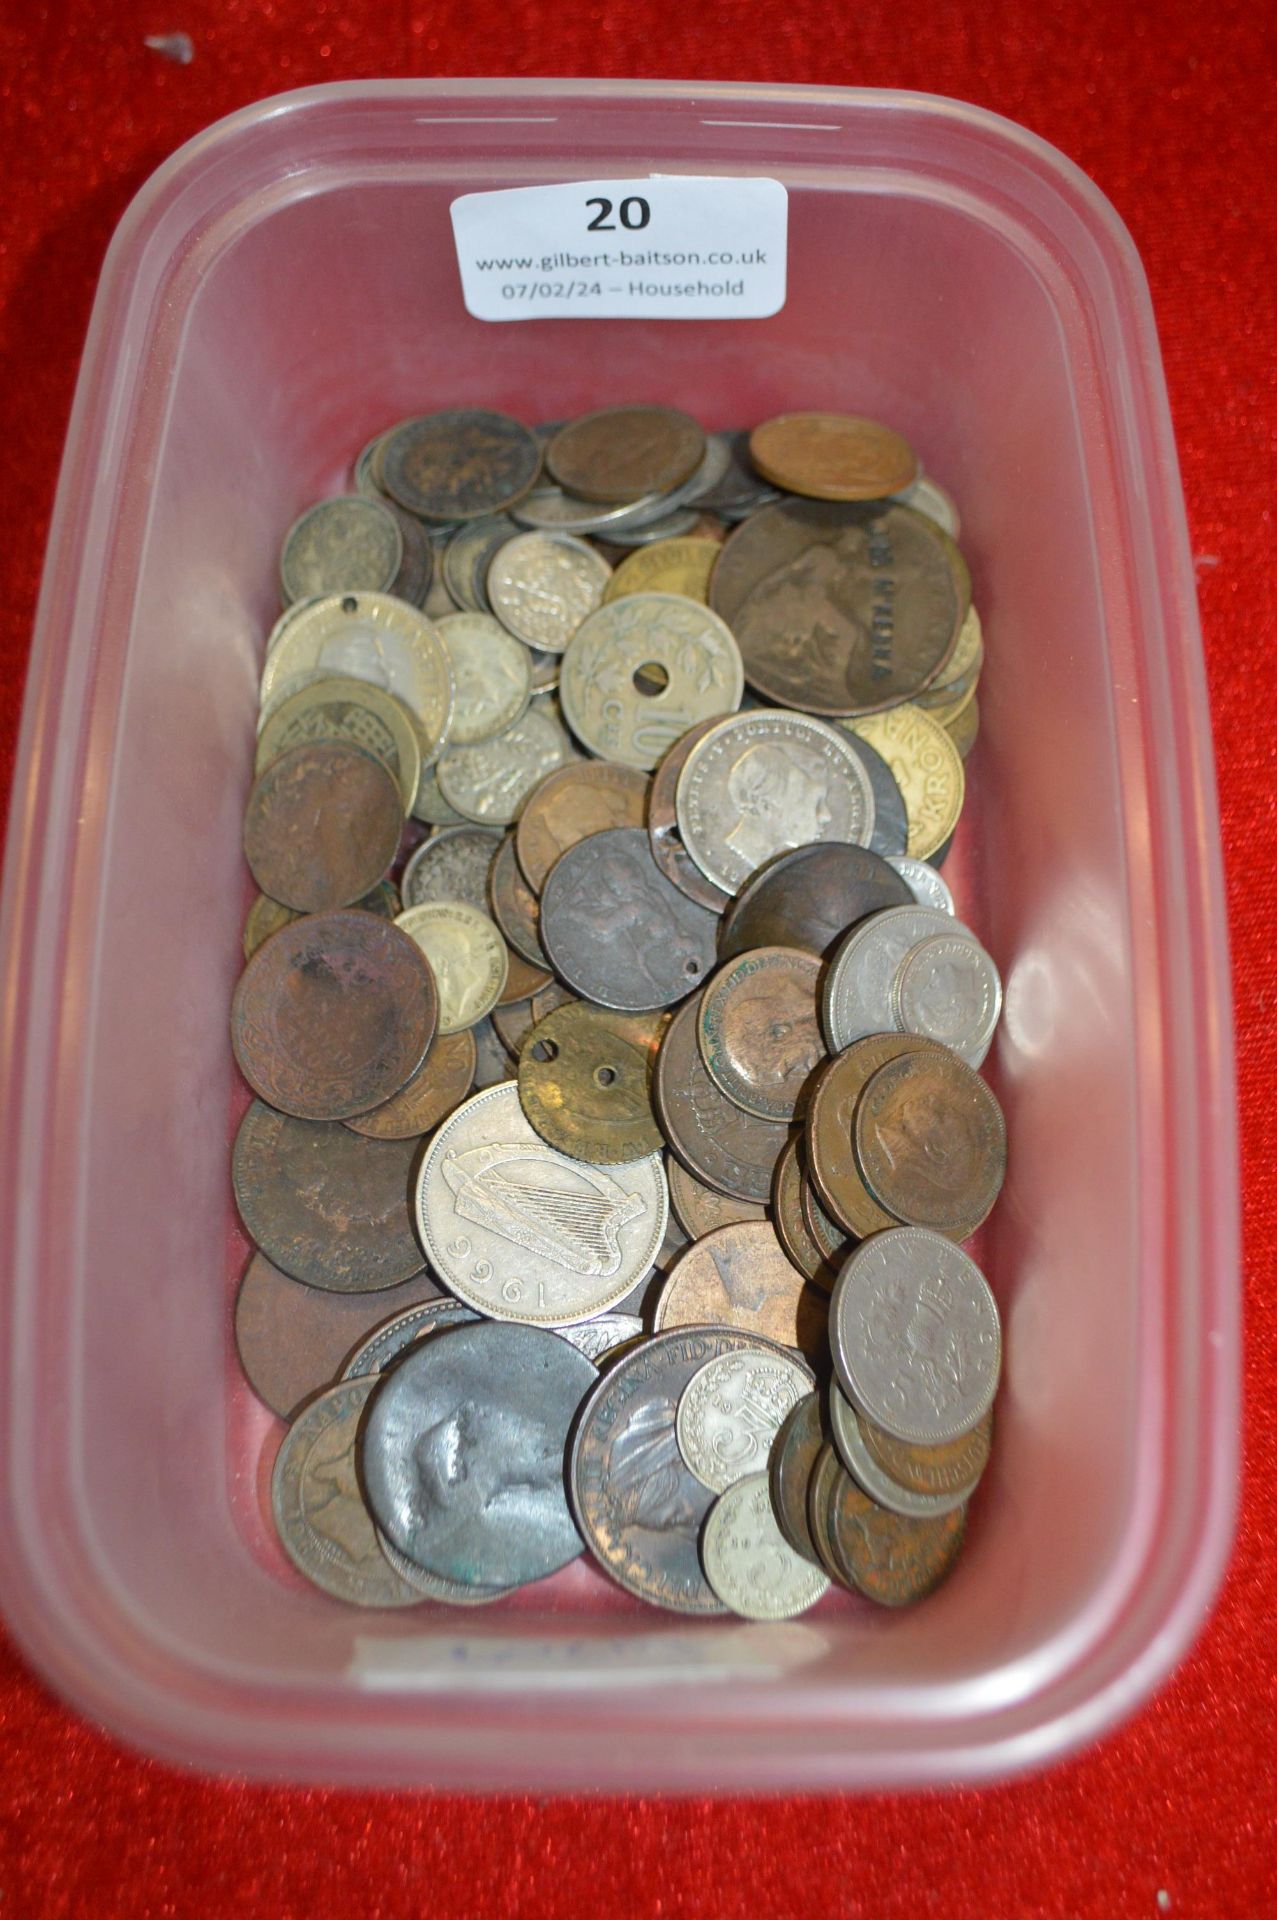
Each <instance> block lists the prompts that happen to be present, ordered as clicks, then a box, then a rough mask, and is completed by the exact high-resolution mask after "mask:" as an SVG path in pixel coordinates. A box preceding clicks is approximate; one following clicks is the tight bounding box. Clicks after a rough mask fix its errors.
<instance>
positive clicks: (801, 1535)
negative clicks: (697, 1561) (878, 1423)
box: [768, 1393, 826, 1567]
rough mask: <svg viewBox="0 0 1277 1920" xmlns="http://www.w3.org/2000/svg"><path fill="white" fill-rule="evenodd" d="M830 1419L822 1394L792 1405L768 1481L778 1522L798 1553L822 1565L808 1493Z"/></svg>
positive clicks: (775, 1444) (774, 1445) (774, 1448)
mask: <svg viewBox="0 0 1277 1920" xmlns="http://www.w3.org/2000/svg"><path fill="white" fill-rule="evenodd" d="M825 1437H826V1421H825V1415H824V1408H823V1406H822V1403H821V1396H820V1394H818V1393H809V1394H806V1395H804V1397H803V1398H802V1399H801V1400H800V1401H799V1402H798V1405H797V1406H796V1407H791V1409H790V1411H789V1412H788V1413H787V1414H786V1416H785V1418H784V1420H783V1421H782V1422H781V1426H780V1431H779V1432H778V1433H777V1435H776V1438H775V1439H774V1440H773V1442H772V1449H771V1457H770V1459H769V1461H768V1483H769V1485H770V1488H771V1496H772V1510H773V1512H774V1513H775V1515H776V1524H777V1525H778V1526H779V1528H780V1530H781V1532H782V1533H783V1534H784V1536H785V1538H786V1540H788V1542H789V1544H790V1546H791V1547H792V1548H793V1549H794V1552H795V1553H801V1555H802V1556H803V1559H804V1560H810V1561H811V1563H812V1565H813V1566H815V1567H819V1566H821V1565H822V1562H821V1558H820V1554H819V1553H818V1552H817V1549H816V1543H815V1541H814V1540H813V1539H812V1537H811V1526H810V1524H809V1522H808V1519H807V1493H808V1489H809V1488H810V1486H811V1476H812V1474H813V1473H814V1472H815V1470H816V1461H817V1459H818V1457H819V1455H820V1450H821V1448H822V1446H824V1444H825Z"/></svg>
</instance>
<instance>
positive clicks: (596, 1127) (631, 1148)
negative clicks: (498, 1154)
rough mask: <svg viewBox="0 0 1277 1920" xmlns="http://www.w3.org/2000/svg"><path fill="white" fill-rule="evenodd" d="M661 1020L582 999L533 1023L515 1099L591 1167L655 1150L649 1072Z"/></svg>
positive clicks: (555, 1142)
mask: <svg viewBox="0 0 1277 1920" xmlns="http://www.w3.org/2000/svg"><path fill="white" fill-rule="evenodd" d="M664 1025H665V1016H664V1015H661V1014H653V1013H616V1012H614V1011H612V1009H610V1008H607V1007H591V1006H587V1005H586V1004H585V1003H584V1002H582V1001H578V1002H576V1003H575V1004H573V1005H572V1006H566V1007H560V1008H559V1009H558V1010H557V1012H555V1013H552V1014H550V1015H549V1016H548V1018H547V1019H545V1020H542V1021H540V1022H538V1024H537V1025H536V1026H534V1027H533V1028H532V1030H531V1032H530V1033H529V1034H528V1035H527V1037H526V1038H525V1040H524V1042H523V1045H522V1047H521V1049H520V1052H519V1102H520V1105H521V1106H522V1108H523V1111H524V1113H525V1114H526V1115H527V1117H528V1119H529V1120H530V1121H531V1122H532V1125H533V1126H534V1127H535V1128H536V1130H537V1132H538V1133H539V1134H540V1136H541V1138H542V1139H543V1140H546V1141H548V1142H549V1144H550V1145H551V1146H552V1147H557V1148H558V1149H559V1151H560V1152H561V1153H570V1154H572V1155H573V1157H574V1158H576V1159H578V1160H589V1161H591V1162H592V1163H593V1164H594V1165H595V1166H617V1165H620V1164H621V1163H622V1162H624V1161H627V1160H639V1159H641V1158H642V1157H643V1155H644V1154H648V1153H657V1152H659V1151H660V1149H661V1146H662V1145H663V1144H664V1143H663V1140H662V1136H661V1130H660V1128H659V1126H658V1125H657V1123H656V1115H655V1114H654V1113H653V1111H652V1076H653V1072H654V1069H655V1064H656V1052H657V1048H658V1046H659V1045H660V1039H661V1033H662V1030H663V1028H664Z"/></svg>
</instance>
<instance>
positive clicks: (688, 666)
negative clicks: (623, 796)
mask: <svg viewBox="0 0 1277 1920" xmlns="http://www.w3.org/2000/svg"><path fill="white" fill-rule="evenodd" d="M744 688H745V669H744V667H743V666H742V664H741V657H740V648H739V647H738V646H737V645H736V641H735V639H734V638H733V637H732V633H731V629H730V628H729V627H728V626H727V624H726V622H725V621H723V620H720V619H719V617H718V615H717V614H716V613H711V612H710V610H709V608H708V607H705V606H702V605H701V604H700V603H699V601H696V600H689V599H687V598H686V597H685V596H684V595H683V594H679V593H631V594H627V595H626V596H625V597H624V598H623V599H621V600H612V601H609V602H608V604H607V605H606V606H602V607H600V608H599V610H598V612H597V613H592V614H591V615H590V616H589V618H588V619H587V620H584V621H582V623H581V625H580V626H579V627H578V628H577V630H576V632H575V634H574V635H573V636H572V639H571V641H570V643H569V645H568V648H567V651H566V653H565V654H564V656H563V670H562V674H561V676H560V680H559V698H560V699H561V700H562V702H563V712H564V715H565V717H566V719H567V723H568V725H569V726H570V727H571V729H572V731H573V733H574V734H575V735H576V737H577V739H578V740H580V741H581V743H582V744H583V745H584V746H586V747H588V748H589V750H590V752H591V753H596V754H598V755H599V757H600V758H601V759H603V760H614V761H618V762H619V763H620V764H621V765H622V766H626V767H641V768H643V769H645V770H647V769H650V768H652V767H654V766H656V764H657V762H658V761H659V760H661V759H663V758H664V756H665V754H666V753H667V752H668V751H669V749H670V747H671V746H673V744H674V742H675V741H676V740H677V739H678V738H679V737H680V735H681V734H684V733H686V731H687V729H688V728H689V727H692V726H695V725H696V724H697V722H698V721H701V720H708V719H712V718H713V717H714V715H716V714H728V713H734V712H735V711H736V709H737V707H738V706H739V705H740V701H741V695H742V693H743V692H744Z"/></svg>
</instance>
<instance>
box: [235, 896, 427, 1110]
mask: <svg viewBox="0 0 1277 1920" xmlns="http://www.w3.org/2000/svg"><path fill="white" fill-rule="evenodd" d="M438 1013H439V996H438V994H437V993H436V991H435V982H434V975H433V974H432V973H431V971H430V965H429V962H428V961H427V960H426V957H425V955H424V954H423V953H422V952H421V949H420V948H419V947H418V946H417V945H416V943H415V942H414V941H412V940H410V939H409V937H408V935H407V934H406V933H403V932H402V931H401V930H400V929H399V928H398V927H396V926H394V925H393V924H392V923H390V922H389V921H385V920H379V919H376V918H375V917H374V916H373V915H372V914H371V913H360V912H358V911H356V910H347V911H346V912H344V913H313V914H306V915H305V916H304V917H303V918H302V919H300V920H294V921H293V922H292V923H291V925H289V926H286V927H281V928H280V930H279V932H278V933H276V934H275V935H274V936H273V937H272V938H271V939H269V940H268V941H267V942H266V943H265V945H264V946H262V947H259V948H258V950H257V952H256V953H255V954H254V955H253V957H252V959H251V960H250V961H249V963H248V965H247V966H246V967H245V969H244V971H243V973H242V974H241V976H240V981H239V985H238V986H237V987H236V989H235V998H234V1000H233V1002H232V1003H231V1042H232V1045H233V1046H234V1049H235V1058H236V1060H237V1062H238V1063H239V1070H240V1072H241V1073H242V1074H243V1076H244V1078H245V1079H246V1080H247V1081H248V1084H249V1086H250V1087H252V1089H253V1091H254V1093H258V1094H260V1095H261V1097H262V1099H263V1100H267V1101H269V1103H270V1105H271V1106H272V1107H278V1108H280V1109H281V1111H282V1112H284V1113H292V1114H296V1115H297V1116H298V1118H299V1119H303V1120H345V1119H347V1118H349V1117H350V1116H351V1115H352V1114H356V1113H368V1112H369V1111H370V1110H371V1108H373V1107H379V1106H382V1105H383V1104H384V1103H385V1101H387V1100H389V1099H390V1097H391V1095H392V1094H396V1093H398V1091H399V1089H400V1087H402V1086H403V1085H404V1083H405V1082H406V1081H407V1080H408V1079H409V1078H410V1076H411V1075H412V1074H413V1073H415V1072H416V1070H417V1068H418V1067H419V1066H420V1065H421V1063H422V1061H423V1060H424V1059H425V1057H426V1049H427V1047H428V1046H429V1045H430V1042H431V1040H432V1039H433V1038H434V1033H435V1025H436V1022H437V1020H438Z"/></svg>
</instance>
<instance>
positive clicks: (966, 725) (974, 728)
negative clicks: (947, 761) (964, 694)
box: [945, 699, 980, 760]
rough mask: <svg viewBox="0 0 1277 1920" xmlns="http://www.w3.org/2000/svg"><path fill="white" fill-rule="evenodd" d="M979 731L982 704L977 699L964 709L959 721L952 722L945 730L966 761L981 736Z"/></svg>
mask: <svg viewBox="0 0 1277 1920" xmlns="http://www.w3.org/2000/svg"><path fill="white" fill-rule="evenodd" d="M979 731H980V702H979V701H978V700H976V699H972V700H971V701H970V702H969V704H968V705H967V706H965V707H964V708H963V710H962V712H961V713H960V714H959V715H958V717H957V719H956V720H953V721H951V722H950V723H949V725H948V726H947V727H946V728H945V732H946V733H947V734H948V736H949V738H950V739H951V740H952V742H953V744H954V746H955V747H956V748H957V749H958V753H959V754H960V756H961V758H962V759H963V760H965V759H966V757H967V755H968V754H969V753H970V751H971V749H972V747H973V746H974V745H975V743H976V736H977V735H978V734H979Z"/></svg>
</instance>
